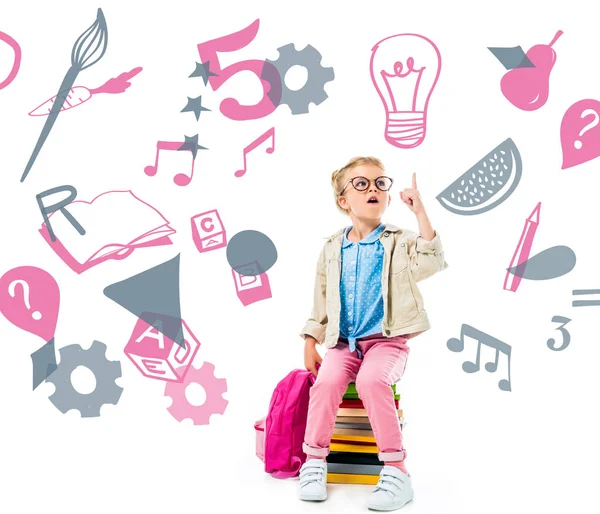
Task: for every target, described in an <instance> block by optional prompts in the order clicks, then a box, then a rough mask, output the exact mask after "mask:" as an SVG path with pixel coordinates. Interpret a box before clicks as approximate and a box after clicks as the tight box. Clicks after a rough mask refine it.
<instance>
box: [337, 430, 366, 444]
mask: <svg viewBox="0 0 600 514" xmlns="http://www.w3.org/2000/svg"><path fill="white" fill-rule="evenodd" d="M332 441H358V442H361V443H373V444H375V438H374V437H373V436H370V435H350V434H339V433H337V431H335V432H333V437H332Z"/></svg>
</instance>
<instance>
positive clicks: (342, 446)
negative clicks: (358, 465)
mask: <svg viewBox="0 0 600 514" xmlns="http://www.w3.org/2000/svg"><path fill="white" fill-rule="evenodd" d="M329 449H330V451H332V452H350V453H379V449H378V448H377V446H376V445H374V444H347V443H331V444H330V445H329Z"/></svg>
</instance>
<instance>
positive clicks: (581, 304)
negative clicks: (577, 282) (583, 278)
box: [573, 289, 600, 307]
mask: <svg viewBox="0 0 600 514" xmlns="http://www.w3.org/2000/svg"><path fill="white" fill-rule="evenodd" d="M584 294H597V295H600V289H573V295H574V296H576V295H584ZM593 305H600V298H599V299H597V300H573V307H591V306H593Z"/></svg>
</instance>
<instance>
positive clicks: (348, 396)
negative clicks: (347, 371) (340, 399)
mask: <svg viewBox="0 0 600 514" xmlns="http://www.w3.org/2000/svg"><path fill="white" fill-rule="evenodd" d="M392 391H394V399H395V400H400V395H399V394H397V393H396V384H392ZM358 399H359V398H358V393H357V392H356V384H355V383H354V382H350V384H348V389H346V393H345V394H344V400H358Z"/></svg>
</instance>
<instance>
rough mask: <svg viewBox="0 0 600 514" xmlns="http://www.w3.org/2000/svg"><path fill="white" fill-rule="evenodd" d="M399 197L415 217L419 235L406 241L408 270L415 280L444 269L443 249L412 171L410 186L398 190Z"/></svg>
mask: <svg viewBox="0 0 600 514" xmlns="http://www.w3.org/2000/svg"><path fill="white" fill-rule="evenodd" d="M400 199H401V200H402V201H403V202H404V203H405V204H406V205H407V206H408V208H409V209H410V210H411V211H412V212H413V213H414V214H415V216H416V217H417V223H418V224H419V235H418V236H416V237H415V238H414V239H411V240H410V241H409V243H408V255H409V258H410V270H411V272H412V274H413V277H414V279H415V281H416V282H418V281H419V280H423V279H425V278H427V277H430V276H431V275H433V274H434V273H437V272H438V271H442V270H445V269H446V268H447V267H448V263H447V262H446V260H445V258H444V249H443V248H442V242H441V240H440V236H439V234H437V232H436V231H435V230H433V227H432V226H431V221H429V217H428V216H427V213H426V212H425V206H424V205H423V202H422V200H421V196H420V195H419V191H418V189H417V176H416V173H413V177H412V188H407V189H404V191H400Z"/></svg>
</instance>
